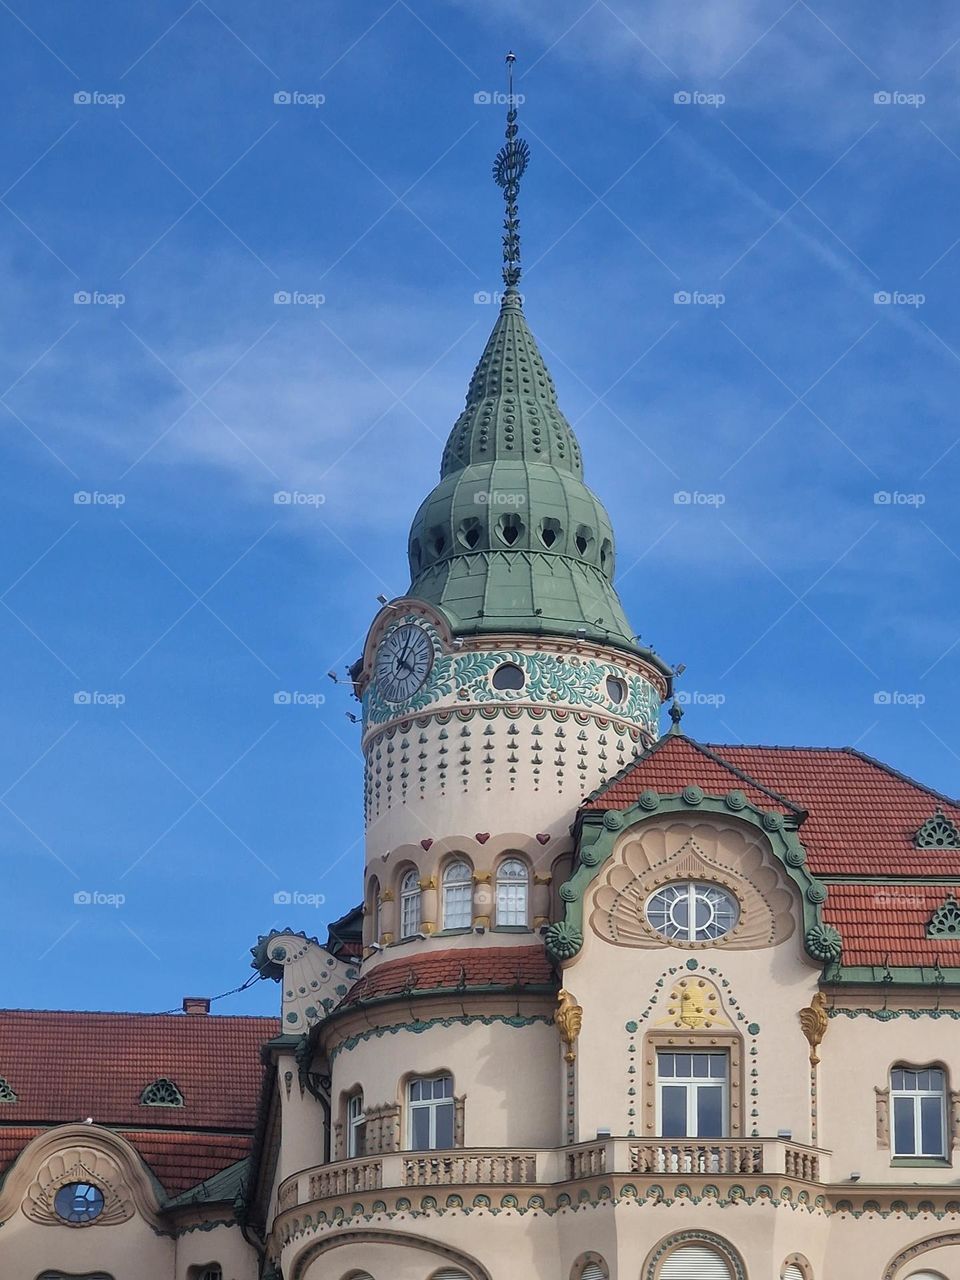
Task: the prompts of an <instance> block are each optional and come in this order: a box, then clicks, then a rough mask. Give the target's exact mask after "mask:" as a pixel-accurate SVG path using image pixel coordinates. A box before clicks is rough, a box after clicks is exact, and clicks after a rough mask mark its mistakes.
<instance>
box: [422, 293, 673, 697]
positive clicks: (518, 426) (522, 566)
mask: <svg viewBox="0 0 960 1280" xmlns="http://www.w3.org/2000/svg"><path fill="white" fill-rule="evenodd" d="M409 556H410V575H411V585H410V589H409V592H408V594H409V595H411V596H414V597H416V598H417V599H420V600H424V601H426V602H428V603H429V604H432V605H433V606H435V607H436V608H438V609H440V610H441V611H442V612H443V613H444V614H445V615H446V616H447V618H448V619H449V622H450V625H451V628H452V630H453V632H454V634H459V635H468V634H478V633H483V632H491V633H492V632H522V633H526V634H534V635H536V634H547V635H551V634H552V635H563V636H576V635H577V634H578V633H580V634H582V636H583V638H585V639H590V640H595V641H600V642H604V643H608V644H612V645H615V646H618V647H620V648H625V649H629V650H630V651H631V652H634V653H637V652H639V653H646V652H648V651H647V650H644V649H642V648H640V646H638V644H637V642H636V640H635V639H634V635H633V630H632V628H631V626H630V623H629V622H628V620H627V617H626V614H625V613H624V610H623V605H622V604H621V603H620V599H619V597H618V595H617V592H616V590H615V588H614V586H613V572H614V559H615V550H614V535H613V529H612V527H611V524H610V518H609V516H608V515H607V513H606V511H605V510H604V507H603V504H602V503H601V502H600V500H599V499H598V498H597V497H596V496H595V495H594V494H593V493H592V492H591V491H590V490H589V489H588V488H587V486H586V485H585V484H584V482H583V463H582V460H581V456H580V446H579V445H578V443H577V439H576V437H575V436H574V434H573V429H572V428H571V426H570V424H569V423H568V422H567V420H566V418H565V417H564V416H563V414H562V412H561V411H560V407H559V405H558V404H557V396H556V391H555V389H554V385H553V380H552V379H551V377H550V374H549V373H548V371H547V368H546V366H545V364H544V361H543V357H542V356H541V354H540V352H539V350H538V348H537V344H536V341H535V339H534V337H533V334H532V333H531V332H530V329H529V328H528V326H527V322H526V319H525V317H524V314H523V310H522V306H521V300H520V296H519V294H518V293H517V292H516V290H515V289H508V290H507V291H506V294H505V296H504V300H503V306H502V308H501V311H500V314H499V316H498V317H497V321H496V324H495V325H494V327H493V332H492V333H491V335H490V338H489V340H488V342H487V345H486V347H485V348H484V351H483V355H482V356H481V358H480V363H479V364H478V365H477V368H476V371H475V372H474V375H473V377H472V378H471V380H470V387H469V390H468V392H467V403H466V408H465V409H464V411H463V413H462V414H461V415H460V417H459V418H458V419H457V422H456V423H455V425H454V428H453V430H452V432H451V433H450V438H449V440H448V441H447V445H446V448H445V449H444V453H443V463H442V466H441V471H440V483H439V484H438V485H437V487H436V488H435V489H434V490H433V492H432V493H431V494H430V495H429V496H428V497H427V498H426V500H425V501H424V502H423V504H422V506H421V507H420V510H419V511H418V512H417V514H416V516H415V517H414V520H413V525H412V528H411V531H410V543H409ZM664 670H665V672H666V671H667V668H666V667H665V666H664Z"/></svg>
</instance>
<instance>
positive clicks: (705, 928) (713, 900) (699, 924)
mask: <svg viewBox="0 0 960 1280" xmlns="http://www.w3.org/2000/svg"><path fill="white" fill-rule="evenodd" d="M646 916H647V922H648V923H649V924H650V925H651V926H652V927H653V928H654V929H656V931H657V933H659V934H660V935H661V936H662V937H664V938H669V939H670V941H671V942H712V941H714V940H715V939H716V938H722V937H723V936H724V934H727V933H729V932H730V930H731V929H732V928H733V927H734V925H735V924H736V923H737V921H738V920H739V918H740V904H739V903H738V902H737V900H736V898H735V897H734V896H733V894H732V893H728V892H727V890H726V889H722V888H721V887H720V885H718V884H702V883H700V882H694V881H685V882H682V883H679V884H668V885H665V886H664V887H663V888H662V889H658V890H657V891H656V893H653V894H651V895H650V897H649V898H648V899H647V906H646Z"/></svg>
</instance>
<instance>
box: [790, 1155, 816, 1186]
mask: <svg viewBox="0 0 960 1280" xmlns="http://www.w3.org/2000/svg"><path fill="white" fill-rule="evenodd" d="M783 1166H784V1172H785V1173H786V1175H787V1177H788V1178H801V1179H802V1180H803V1181H804V1182H819V1181H820V1157H819V1155H818V1154H817V1153H816V1151H801V1150H800V1149H799V1148H797V1147H784V1150H783Z"/></svg>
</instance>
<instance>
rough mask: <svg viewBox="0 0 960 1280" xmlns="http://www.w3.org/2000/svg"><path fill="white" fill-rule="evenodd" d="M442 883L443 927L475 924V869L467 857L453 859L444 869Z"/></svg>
mask: <svg viewBox="0 0 960 1280" xmlns="http://www.w3.org/2000/svg"><path fill="white" fill-rule="evenodd" d="M454 873H456V875H457V878H456V879H454ZM442 883H443V893H442V898H443V925H442V927H443V928H444V929H469V928H470V927H471V925H472V924H473V870H472V868H471V866H470V863H469V862H467V860H466V859H465V858H454V859H452V860H451V861H450V862H448V863H447V865H446V866H445V867H444V869H443V877H442Z"/></svg>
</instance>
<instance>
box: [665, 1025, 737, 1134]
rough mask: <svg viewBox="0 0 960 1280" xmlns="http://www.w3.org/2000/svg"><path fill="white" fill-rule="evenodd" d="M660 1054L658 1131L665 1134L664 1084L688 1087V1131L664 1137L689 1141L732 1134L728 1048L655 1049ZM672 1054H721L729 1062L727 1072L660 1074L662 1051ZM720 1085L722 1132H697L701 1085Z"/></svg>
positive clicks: (697, 1055) (711, 1086)
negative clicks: (679, 1134) (721, 1076)
mask: <svg viewBox="0 0 960 1280" xmlns="http://www.w3.org/2000/svg"><path fill="white" fill-rule="evenodd" d="M655 1052H656V1055H657V1076H656V1094H657V1106H656V1112H657V1135H658V1136H659V1137H665V1135H664V1133H663V1105H662V1099H663V1089H664V1087H665V1086H667V1087H670V1086H673V1087H674V1088H676V1087H677V1086H681V1087H683V1088H684V1089H685V1091H686V1097H687V1123H686V1129H687V1132H686V1134H684V1135H683V1136H682V1137H679V1136H677V1135H673V1134H672V1135H670V1137H669V1138H665V1140H666V1141H669V1142H672V1141H677V1142H686V1141H687V1140H688V1139H697V1140H702V1141H704V1142H722V1141H723V1140H724V1139H726V1138H728V1137H729V1136H730V1054H729V1053H728V1052H727V1050H725V1049H709V1050H708V1049H693V1048H689V1049H688V1048H684V1049H660V1048H658V1049H657V1050H655ZM667 1053H669V1054H671V1055H672V1056H673V1057H677V1056H679V1055H681V1054H689V1055H690V1056H691V1057H692V1058H693V1057H708V1058H722V1059H723V1061H724V1063H725V1064H726V1070H725V1072H724V1076H723V1078H722V1079H721V1078H720V1077H719V1076H694V1075H693V1074H691V1075H690V1076H661V1074H660V1057H661V1054H667ZM717 1086H720V1106H721V1116H722V1120H723V1123H722V1125H721V1128H722V1130H723V1132H722V1133H720V1134H715V1133H714V1134H704V1135H702V1136H701V1135H700V1134H698V1133H697V1131H696V1130H697V1094H698V1092H699V1090H700V1088H704V1087H706V1088H709V1089H716V1088H717Z"/></svg>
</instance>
